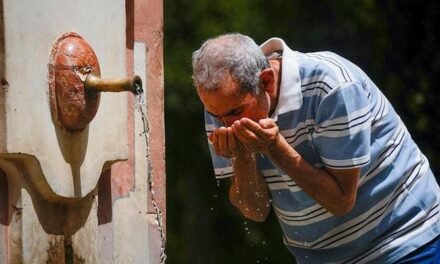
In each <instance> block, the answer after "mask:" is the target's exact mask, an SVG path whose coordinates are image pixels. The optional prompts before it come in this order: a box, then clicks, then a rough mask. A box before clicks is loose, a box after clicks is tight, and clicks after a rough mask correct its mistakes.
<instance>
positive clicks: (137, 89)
mask: <svg viewBox="0 0 440 264" xmlns="http://www.w3.org/2000/svg"><path fill="white" fill-rule="evenodd" d="M84 87H85V89H86V91H87V90H93V91H95V92H132V93H133V94H134V95H138V94H141V93H143V90H142V80H141V78H140V77H139V76H137V75H134V76H133V77H132V78H120V79H101V77H99V76H97V75H96V74H94V73H89V74H88V75H87V78H86V80H85V82H84Z"/></svg>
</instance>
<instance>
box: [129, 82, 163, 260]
mask: <svg viewBox="0 0 440 264" xmlns="http://www.w3.org/2000/svg"><path fill="white" fill-rule="evenodd" d="M139 89H140V90H142V89H141V88H140V87H136V90H138V91H140V90H139ZM134 107H135V109H136V111H137V112H138V113H139V114H140V115H141V119H142V126H143V127H142V133H141V135H140V136H144V137H145V153H146V154H145V155H146V158H147V164H145V166H146V168H147V175H148V176H147V181H148V190H149V191H150V194H151V197H150V198H151V201H152V204H153V207H154V211H155V214H156V221H157V229H158V231H159V232H160V238H161V252H160V263H161V264H163V263H165V260H166V258H167V255H166V253H165V247H166V237H165V233H164V230H163V220H162V211H161V209H160V207H159V205H158V204H157V202H156V199H155V195H154V182H153V178H152V176H153V173H152V172H153V165H152V162H151V153H150V146H149V142H150V124H149V122H148V118H147V115H146V113H145V111H146V109H147V107H146V100H145V94H144V93H138V94H137V95H136V96H135V105H134Z"/></svg>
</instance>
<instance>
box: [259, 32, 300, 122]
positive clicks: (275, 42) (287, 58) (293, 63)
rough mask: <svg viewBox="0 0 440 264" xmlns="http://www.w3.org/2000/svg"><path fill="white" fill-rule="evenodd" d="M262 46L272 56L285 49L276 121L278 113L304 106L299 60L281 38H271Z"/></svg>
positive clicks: (275, 113) (275, 114)
mask: <svg viewBox="0 0 440 264" xmlns="http://www.w3.org/2000/svg"><path fill="white" fill-rule="evenodd" d="M260 48H261V50H262V51H263V53H264V55H265V56H270V55H271V54H272V53H273V52H275V51H280V50H281V51H283V56H282V66H281V69H282V70H281V84H280V91H279V97H278V104H277V106H276V108H275V111H274V113H273V115H272V116H271V118H272V119H274V120H275V121H276V120H277V119H278V115H281V114H284V113H286V112H289V111H294V110H298V109H299V108H301V106H302V102H303V100H302V93H301V81H300V76H299V68H298V62H297V60H296V54H295V52H294V51H292V50H291V49H290V48H289V47H288V46H287V45H286V43H284V41H283V40H282V39H280V38H271V39H269V40H267V41H266V42H264V43H263V44H261V46H260Z"/></svg>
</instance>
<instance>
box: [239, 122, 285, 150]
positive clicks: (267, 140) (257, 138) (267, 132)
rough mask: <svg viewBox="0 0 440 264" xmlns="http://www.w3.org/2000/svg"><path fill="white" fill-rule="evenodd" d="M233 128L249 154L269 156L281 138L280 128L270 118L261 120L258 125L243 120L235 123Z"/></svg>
mask: <svg viewBox="0 0 440 264" xmlns="http://www.w3.org/2000/svg"><path fill="white" fill-rule="evenodd" d="M231 128H232V131H233V132H234V135H235V136H236V137H237V138H238V140H239V143H240V144H241V145H242V148H244V150H246V151H247V152H259V153H265V154H267V153H268V152H269V150H270V149H271V148H273V147H274V146H275V145H276V143H277V140H279V137H280V134H279V128H278V126H277V125H276V124H275V121H273V120H272V119H270V118H265V119H261V120H260V121H259V122H258V123H256V122H254V121H252V120H251V119H249V118H242V119H240V120H237V121H235V122H234V124H233V125H232V126H231Z"/></svg>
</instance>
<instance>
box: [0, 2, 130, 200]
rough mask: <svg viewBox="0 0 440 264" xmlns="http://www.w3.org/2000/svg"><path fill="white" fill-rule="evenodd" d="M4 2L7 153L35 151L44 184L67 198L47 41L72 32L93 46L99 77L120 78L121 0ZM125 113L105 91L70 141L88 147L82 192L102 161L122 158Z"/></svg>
mask: <svg viewBox="0 0 440 264" xmlns="http://www.w3.org/2000/svg"><path fill="white" fill-rule="evenodd" d="M3 6H4V8H3V9H4V23H5V51H6V52H5V78H6V80H7V81H8V82H9V90H8V92H7V94H6V117H5V118H6V142H5V144H6V152H7V153H25V154H29V155H33V156H35V157H36V158H37V159H38V161H39V163H40V165H41V168H42V171H43V174H44V176H45V179H46V180H47V182H48V188H49V189H51V190H52V191H53V192H54V193H55V194H56V195H59V196H64V197H73V196H75V194H74V186H73V174H75V172H72V171H73V170H72V168H71V166H70V165H69V164H68V163H67V162H66V160H65V158H64V157H63V153H62V151H61V149H60V145H59V139H58V138H57V134H56V130H55V127H54V124H53V122H52V118H51V113H50V107H49V98H48V79H47V75H48V69H47V66H48V63H49V56H50V52H51V49H52V44H53V42H54V40H55V39H56V37H57V36H58V34H60V33H62V32H66V31H74V32H76V33H78V34H80V35H81V36H82V37H83V38H84V39H86V41H88V43H89V44H90V45H91V47H92V48H93V49H94V51H95V53H96V55H97V57H98V60H99V63H100V68H101V76H102V77H103V78H114V77H124V76H126V64H125V49H126V47H125V1H123V0H112V1H107V0H93V1H91V0H75V1H70V0H63V1H60V0H57V1H53V0H39V1H35V0H5V1H3ZM126 111H127V95H126V94H125V93H119V94H109V93H103V94H102V96H101V103H100V106H99V109H98V113H97V115H96V117H95V118H94V120H93V121H92V122H91V123H90V126H89V128H88V129H86V130H85V131H84V132H83V133H88V136H87V137H84V134H83V135H82V136H81V135H76V136H73V137H72V138H70V139H69V140H73V141H74V142H73V143H72V144H76V143H75V140H77V138H78V137H83V138H86V140H85V142H79V143H78V144H83V145H82V147H86V148H87V149H86V152H85V155H84V160H83V162H82V165H81V167H80V170H79V174H80V179H81V181H80V185H81V187H80V189H81V195H82V196H85V195H86V194H87V193H89V192H90V191H91V190H92V189H93V188H94V187H95V186H96V183H97V181H98V178H99V176H100V174H101V171H102V167H103V164H104V162H105V161H112V160H119V159H125V158H127V156H128V147H127V144H128V143H127V134H126V133H127V132H126V130H127V129H126V115H127V112H126ZM0 118H3V117H0ZM61 136H62V137H63V135H61ZM64 136H65V135H64ZM58 137H60V135H58ZM30 176H31V177H34V175H30ZM35 177H36V176H35ZM36 180H37V181H40V182H41V181H43V182H44V179H41V178H38V179H36Z"/></svg>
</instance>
